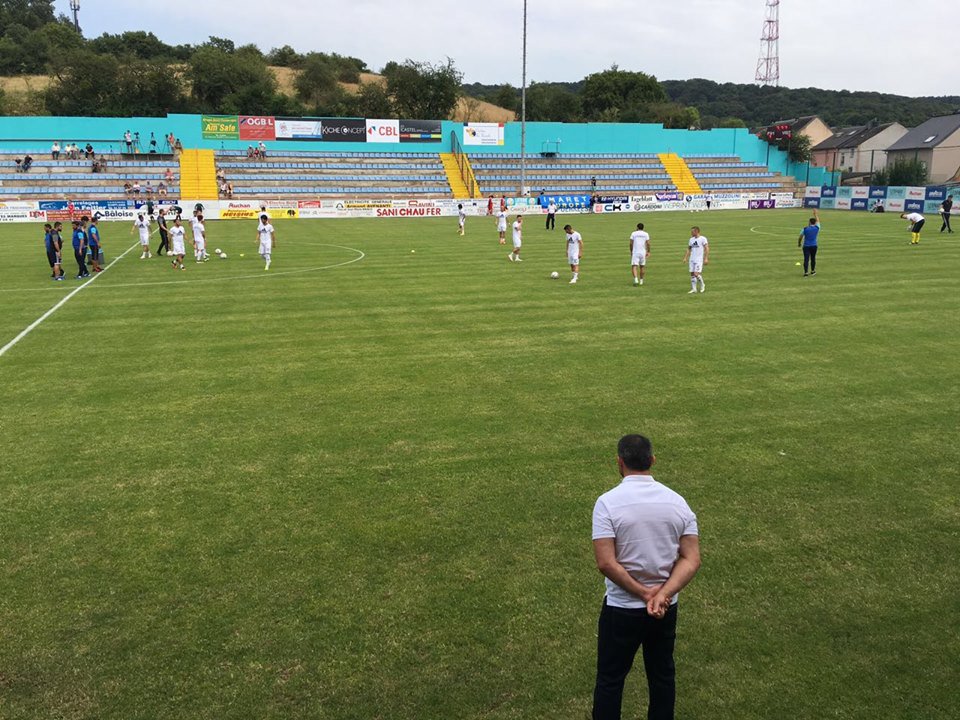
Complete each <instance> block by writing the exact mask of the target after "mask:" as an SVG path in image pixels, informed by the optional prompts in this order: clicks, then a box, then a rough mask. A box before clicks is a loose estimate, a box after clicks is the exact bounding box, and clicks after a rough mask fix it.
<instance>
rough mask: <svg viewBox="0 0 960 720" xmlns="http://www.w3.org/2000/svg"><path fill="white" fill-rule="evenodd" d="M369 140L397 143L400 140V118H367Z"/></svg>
mask: <svg viewBox="0 0 960 720" xmlns="http://www.w3.org/2000/svg"><path fill="white" fill-rule="evenodd" d="M366 123H367V142H371V143H397V142H400V121H399V120H367V121H366Z"/></svg>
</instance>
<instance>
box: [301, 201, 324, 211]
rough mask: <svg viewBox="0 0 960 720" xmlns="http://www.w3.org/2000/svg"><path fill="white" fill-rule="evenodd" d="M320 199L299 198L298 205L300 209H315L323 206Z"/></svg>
mask: <svg viewBox="0 0 960 720" xmlns="http://www.w3.org/2000/svg"><path fill="white" fill-rule="evenodd" d="M321 202H322V201H320V200H298V201H297V207H298V208H299V209H300V210H315V209H317V208H321V207H323V205H322V204H321Z"/></svg>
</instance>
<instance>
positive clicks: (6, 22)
mask: <svg viewBox="0 0 960 720" xmlns="http://www.w3.org/2000/svg"><path fill="white" fill-rule="evenodd" d="M56 20H57V18H56V12H55V10H54V7H53V0H0V35H6V34H7V28H9V27H10V26H11V25H21V26H23V27H25V28H26V29H27V30H39V29H40V28H41V27H43V26H44V25H46V24H48V23H53V22H56Z"/></svg>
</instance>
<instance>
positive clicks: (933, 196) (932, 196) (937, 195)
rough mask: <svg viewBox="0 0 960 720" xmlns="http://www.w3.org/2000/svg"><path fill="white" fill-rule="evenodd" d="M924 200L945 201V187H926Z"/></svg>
mask: <svg viewBox="0 0 960 720" xmlns="http://www.w3.org/2000/svg"><path fill="white" fill-rule="evenodd" d="M926 199H927V200H937V201H939V202H943V201H944V200H946V199H947V189H946V188H945V187H928V188H927V198H926Z"/></svg>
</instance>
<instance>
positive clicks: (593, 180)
mask: <svg viewBox="0 0 960 720" xmlns="http://www.w3.org/2000/svg"><path fill="white" fill-rule="evenodd" d="M590 190H591V191H592V192H593V193H596V192H597V176H596V175H594V176H593V177H592V178H590Z"/></svg>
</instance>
